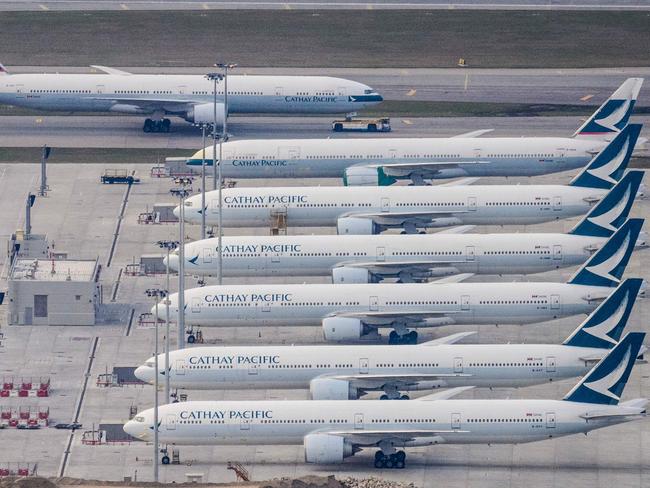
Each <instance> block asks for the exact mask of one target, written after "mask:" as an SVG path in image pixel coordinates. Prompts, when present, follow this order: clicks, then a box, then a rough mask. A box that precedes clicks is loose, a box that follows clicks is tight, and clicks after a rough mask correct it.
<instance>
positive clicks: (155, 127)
mask: <svg viewBox="0 0 650 488" xmlns="http://www.w3.org/2000/svg"><path fill="white" fill-rule="evenodd" d="M171 125H172V122H171V120H169V119H160V120H152V119H146V120H145V121H144V125H143V126H142V130H143V131H144V132H169V129H170V128H171Z"/></svg>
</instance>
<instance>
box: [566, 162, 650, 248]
mask: <svg viewBox="0 0 650 488" xmlns="http://www.w3.org/2000/svg"><path fill="white" fill-rule="evenodd" d="M644 175H645V173H644V172H643V171H636V170H635V171H629V172H628V173H627V174H626V175H625V176H624V177H623V178H622V179H621V181H619V182H618V183H617V184H616V185H615V186H614V188H612V189H611V190H609V193H607V195H605V197H604V198H603V199H602V200H601V201H600V202H598V203H597V204H596V205H595V206H594V207H593V208H592V209H591V210H590V211H589V213H588V214H587V215H585V216H584V217H583V218H582V220H581V221H580V222H578V223H577V224H576V226H575V227H574V228H573V229H571V231H569V234H575V235H579V236H593V237H609V236H611V235H612V234H613V233H614V232H615V231H616V229H618V228H619V227H620V226H621V225H623V224H624V223H625V221H626V220H627V217H628V215H630V210H631V209H632V204H633V203H634V199H635V198H636V195H637V192H638V191H639V187H640V186H641V180H643V176H644Z"/></svg>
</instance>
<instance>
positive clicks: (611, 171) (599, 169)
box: [569, 124, 643, 189]
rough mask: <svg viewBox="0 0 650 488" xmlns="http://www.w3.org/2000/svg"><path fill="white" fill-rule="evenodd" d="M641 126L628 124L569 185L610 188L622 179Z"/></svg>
mask: <svg viewBox="0 0 650 488" xmlns="http://www.w3.org/2000/svg"><path fill="white" fill-rule="evenodd" d="M642 127H643V126H642V125H641V124H629V125H627V126H625V127H624V128H623V130H622V131H621V132H619V133H618V134H617V135H616V137H615V138H614V139H613V140H612V141H611V142H610V143H609V144H607V146H605V147H604V148H603V149H602V151H600V152H599V153H598V154H597V155H596V156H595V157H594V158H593V159H592V160H591V161H590V162H589V164H588V165H587V166H585V167H584V169H583V170H582V171H581V172H580V173H579V174H578V175H576V177H575V178H573V179H572V180H571V183H569V185H570V186H582V187H587V188H605V189H609V188H612V187H613V186H614V185H615V184H616V183H617V182H618V181H619V180H620V179H621V178H622V177H623V173H624V172H625V170H626V169H627V165H628V163H629V162H630V158H631V157H632V151H634V146H635V145H636V141H637V139H638V138H639V134H640V133H641V128H642Z"/></svg>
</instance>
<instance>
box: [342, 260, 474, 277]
mask: <svg viewBox="0 0 650 488" xmlns="http://www.w3.org/2000/svg"><path fill="white" fill-rule="evenodd" d="M464 262H465V260H462V259H458V260H454V261H436V260H434V259H422V260H418V261H369V262H365V263H363V262H362V263H349V264H342V266H345V267H346V268H363V269H367V270H368V271H370V272H371V273H375V274H382V273H389V272H393V273H394V272H398V271H404V270H419V271H428V270H429V269H431V268H434V267H436V268H437V267H441V266H442V267H447V266H448V267H450V268H453V266H454V263H464Z"/></svg>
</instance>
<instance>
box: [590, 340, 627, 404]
mask: <svg viewBox="0 0 650 488" xmlns="http://www.w3.org/2000/svg"><path fill="white" fill-rule="evenodd" d="M631 351H632V345H631V344H630V345H629V346H628V348H627V351H626V352H625V357H623V360H622V361H620V362H619V364H618V366H617V367H616V369H614V370H613V371H612V372H610V373H609V374H608V375H606V376H603V377H602V378H600V379H599V380H594V381H586V382H584V383H583V384H582V386H584V387H586V388H589V389H590V390H591V391H593V392H596V393H599V394H601V395H604V396H606V397H608V398H611V399H613V400H616V401H619V400H620V397H619V396H618V395H615V394H614V393H612V392H611V391H610V390H611V389H612V388H614V386H616V384H618V383H619V382H620V381H621V378H622V377H623V375H624V374H625V370H626V369H627V366H628V364H629V362H630V355H631V353H632V352H631Z"/></svg>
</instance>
